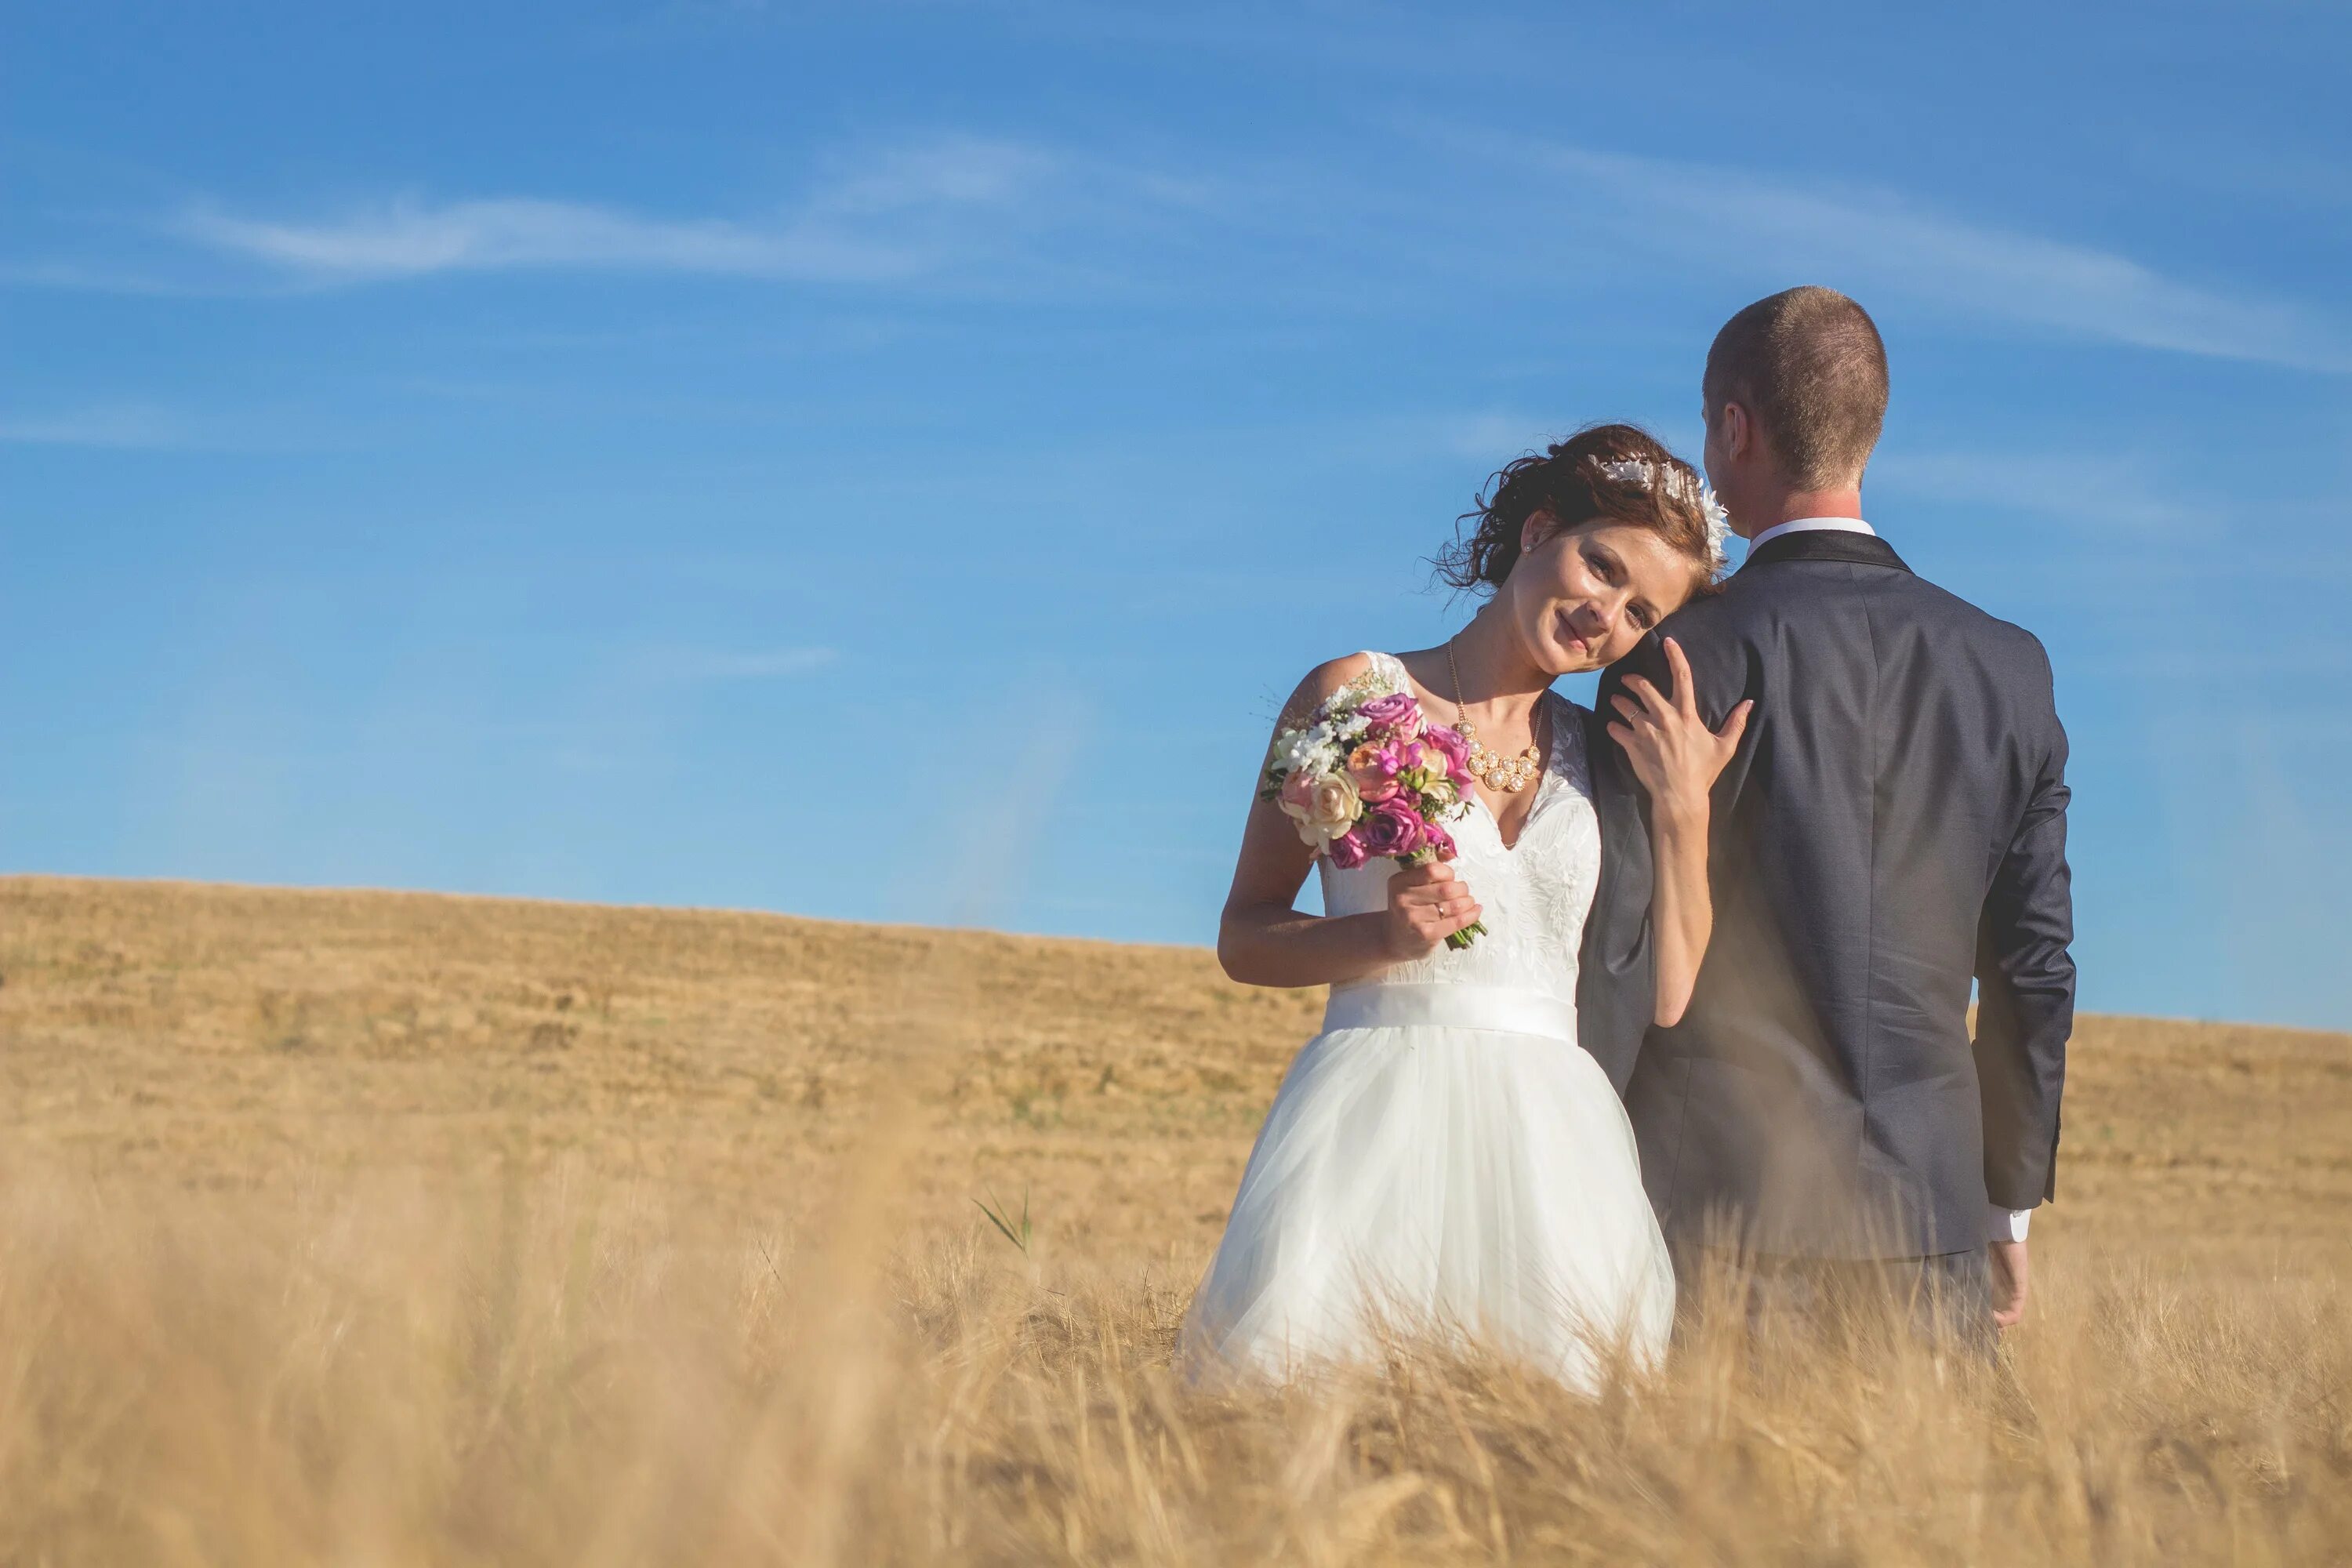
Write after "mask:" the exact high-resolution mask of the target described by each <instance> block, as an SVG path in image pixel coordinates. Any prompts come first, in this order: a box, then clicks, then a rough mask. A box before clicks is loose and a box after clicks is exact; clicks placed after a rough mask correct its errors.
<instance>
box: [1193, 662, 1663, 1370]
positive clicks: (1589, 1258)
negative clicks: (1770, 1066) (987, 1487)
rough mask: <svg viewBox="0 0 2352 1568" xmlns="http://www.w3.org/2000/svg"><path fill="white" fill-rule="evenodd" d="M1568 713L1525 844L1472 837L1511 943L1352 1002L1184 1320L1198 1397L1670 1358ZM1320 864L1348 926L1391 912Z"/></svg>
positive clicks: (1388, 869) (1557, 724)
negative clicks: (1587, 1026) (1449, 1353)
mask: <svg viewBox="0 0 2352 1568" xmlns="http://www.w3.org/2000/svg"><path fill="white" fill-rule="evenodd" d="M1370 657H1371V658H1372V661H1373V664H1374V667H1375V668H1377V669H1378V670H1379V671H1380V672H1381V675H1382V676H1383V677H1384V678H1385V679H1387V680H1388V681H1389V682H1391V684H1392V685H1393V686H1394V687H1395V688H1396V689H1399V690H1402V691H1407V692H1410V691H1412V686H1411V684H1410V682H1409V681H1408V680H1407V679H1406V677H1405V673H1404V668H1403V666H1402V665H1401V664H1399V663H1398V662H1397V660H1396V659H1395V658H1392V657H1391V656H1390V655H1387V654H1374V655H1371V656H1370ZM1544 700H1545V701H1546V702H1548V703H1550V704H1551V705H1552V706H1551V714H1550V717H1551V725H1550V729H1551V751H1550V755H1549V759H1548V760H1547V763H1546V766H1545V769H1544V771H1543V773H1542V775H1541V777H1540V780H1539V782H1538V784H1537V785H1536V786H1535V787H1536V790H1537V795H1536V799H1535V802H1534V805H1533V808H1532V810H1531V812H1530V813H1529V815H1528V818H1527V821H1526V824H1525V826H1523V828H1522V829H1521V832H1520V835H1519V839H1518V842H1517V844H1516V845H1514V846H1510V847H1506V846H1505V845H1504V843H1503V841H1502V835H1501V832H1500V830H1499V828H1498V827H1497V826H1496V821H1495V818H1494V816H1493V815H1492V814H1491V813H1490V812H1488V810H1487V809H1486V806H1485V805H1483V804H1481V805H1476V806H1474V807H1473V808H1472V810H1471V812H1470V814H1469V815H1468V816H1465V817H1463V818H1462V819H1460V820H1459V821H1457V822H1455V823H1454V824H1452V825H1450V826H1451V829H1452V831H1453V833H1454V839H1455V842H1456V844H1457V846H1458V847H1459V858H1457V859H1456V860H1455V861H1454V869H1455V870H1456V871H1458V872H1460V873H1461V875H1462V877H1463V878H1464V879H1465V881H1466V882H1467V883H1468V884H1469V887H1470V889H1471V891H1472V893H1474V894H1475V896H1476V898H1477V900H1478V901H1479V903H1480V904H1481V905H1482V906H1483V907H1484V910H1485V913H1484V916H1483V919H1484V921H1485V922H1486V931H1487V934H1486V936H1484V937H1482V938H1480V939H1479V940H1478V941H1477V942H1475V943H1474V944H1473V945H1472V946H1470V947H1469V948H1467V949H1465V950H1463V951H1460V952H1455V951H1454V950H1451V949H1448V948H1444V947H1441V948H1439V949H1438V950H1437V951H1436V952H1433V953H1432V954H1430V955H1429V956H1428V957H1426V958H1422V959H1418V960H1415V961H1413V962H1412V963H1401V964H1398V965H1396V966H1395V967H1394V968H1391V969H1389V970H1387V971H1385V972H1384V973H1381V974H1380V975H1379V976H1377V977H1375V978H1373V979H1370V980H1364V981H1357V982H1354V983H1351V984H1343V985H1335V986H1333V987H1332V988H1331V996H1330V1002H1329V1004H1328V1007H1327V1009H1326V1011H1325V1013H1324V1017H1323V1031H1322V1033H1320V1034H1318V1035H1317V1036H1316V1037H1314V1038H1313V1039H1311V1040H1309V1041H1308V1042H1307V1045H1306V1047H1305V1048H1304V1049H1302V1050H1301V1051H1300V1052H1299V1053H1298V1056H1297V1059H1296V1060H1295V1061H1293V1062H1292V1063H1291V1066H1290V1070H1289V1072H1288V1073H1287V1074H1286V1076H1285V1077H1284V1079H1283V1081H1282V1088H1281V1089H1280V1091H1279V1092H1277V1093H1276V1096H1275V1100H1274V1106H1273V1109H1272V1110H1269V1111H1268V1112H1267V1113H1266V1119H1265V1127H1264V1129H1263V1130H1261V1131H1260V1132H1259V1133H1258V1138H1257V1145H1256V1147H1255V1149H1254V1150H1252V1151H1251V1153H1250V1159H1249V1165H1248V1168H1247V1169H1246V1170H1245V1171H1244V1173H1243V1174H1242V1184H1241V1190H1240V1192H1239V1193H1238V1194H1236V1195H1235V1197H1234V1207H1233V1215H1232V1217H1231V1218H1230V1219H1229V1220H1228V1221H1227V1222H1226V1226H1225V1234H1224V1238H1223V1241H1222V1242H1220V1243H1219V1244H1218V1247H1217V1254H1216V1257H1215V1258H1214V1259H1213V1260H1212V1261H1211V1263H1210V1265H1209V1270H1208V1273H1207V1275H1206V1277H1205V1278H1204V1279H1202V1282H1201V1288H1200V1290H1199V1291H1198V1292H1197V1293H1196V1294H1195V1295H1194V1297H1193V1300H1192V1309H1191V1310H1190V1312H1189V1313H1188V1314H1187V1316H1186V1320H1185V1324H1184V1331H1183V1335H1182V1339H1181V1342H1180V1348H1179V1352H1178V1355H1179V1361H1180V1364H1181V1367H1182V1370H1183V1371H1184V1373H1186V1375H1188V1376H1189V1377H1191V1378H1192V1379H1193V1380H1195V1381H1196V1382H1198V1381H1223V1380H1224V1379H1225V1378H1228V1377H1230V1376H1232V1375H1234V1374H1235V1373H1241V1374H1245V1375H1246V1374H1263V1375H1266V1376H1272V1377H1276V1378H1283V1377H1287V1376H1290V1375H1292V1374H1294V1373H1299V1372H1302V1371H1306V1370H1308V1369H1309V1368H1311V1367H1313V1366H1314V1365H1316V1364H1317V1363H1328V1362H1357V1363H1361V1362H1370V1361H1376V1360H1377V1359H1378V1357H1379V1351H1380V1336H1381V1332H1382V1331H1383V1330H1384V1329H1389V1330H1401V1331H1405V1332H1407V1333H1416V1332H1417V1333H1423V1334H1430V1333H1433V1334H1436V1335H1438V1336H1440V1337H1465V1338H1469V1339H1475V1341H1477V1342H1480V1343H1482V1344H1485V1345H1487V1346H1490V1347H1493V1348H1495V1349H1497V1350H1499V1351H1501V1352H1504V1353H1506V1354H1507V1355H1510V1356H1513V1357H1515V1358H1517V1359H1521V1360H1524V1361H1526V1362H1528V1363H1533V1364H1535V1365H1537V1366H1538V1367H1541V1368H1543V1369H1544V1370H1546V1371H1549V1373H1552V1374H1553V1375H1555V1376H1557V1377H1559V1378H1560V1379H1561V1380H1562V1381H1564V1382H1566V1383H1568V1384H1570V1385H1572V1386H1576V1387H1581V1388H1591V1386H1593V1384H1594V1383H1595V1381H1596V1379H1597V1377H1598V1375H1599V1372H1600V1368H1601V1364H1602V1363H1603V1362H1604V1361H1605V1360H1606V1358H1607V1356H1608V1354H1609V1353H1610V1352H1611V1350H1612V1348H1613V1347H1616V1346H1619V1345H1622V1346H1623V1347H1625V1348H1626V1349H1627V1350H1629V1351H1630V1352H1632V1355H1633V1359H1634V1360H1635V1362H1636V1363H1643V1364H1646V1363H1653V1362H1654V1360H1655V1359H1656V1357H1657V1356H1658V1355H1659V1353H1660V1352H1662V1351H1663V1350H1664V1345H1665V1340H1666V1334H1667V1331H1668V1328H1669V1326H1670V1324H1671V1321H1672V1319H1673V1316H1674V1300H1675V1286H1674V1273H1673V1269H1672V1268H1671V1267H1670V1265H1669V1263H1668V1261H1667V1257H1666V1249H1665V1244H1664V1240H1663V1239H1662V1238H1661V1237H1660V1235H1659V1232H1658V1226H1657V1221H1656V1219H1655V1218H1654V1216H1653V1215H1652V1214H1651V1211H1650V1204H1649V1200H1648V1198H1647V1197H1646V1196H1645V1195H1644V1194H1643V1190H1642V1177H1641V1168H1640V1163H1639V1157H1638V1155H1637V1154H1636V1153H1635V1151H1634V1145H1633V1127H1632V1124H1631V1123H1630V1122H1628V1121H1627V1120H1626V1117H1625V1111H1624V1108H1623V1106H1622V1104H1621V1103H1620V1102H1619V1100H1618V1098H1617V1094H1616V1091H1615V1090H1614V1089H1612V1087H1611V1086H1610V1083H1609V1079H1608V1076H1607V1075H1606V1074H1605V1073H1603V1072H1602V1071H1601V1067H1600V1065H1599V1064H1598V1063H1597V1062H1595V1061H1594V1060H1593V1059H1592V1058H1591V1056H1589V1055H1588V1054H1586V1052H1585V1051H1584V1050H1583V1048H1582V1047H1580V1046H1579V1045H1578V1044H1577V1043H1576V977H1577V950H1578V943H1579V941H1580V937H1581V936H1582V934H1583V931H1584V921H1585V916H1586V914H1587V912H1588V911H1589V910H1590V909H1591V904H1592V895H1593V889H1594V887H1595V885H1596V883H1597V882H1598V880H1599V877H1600V869H1601V829H1600V823H1599V819H1598V818H1597V817H1596V816H1595V815H1594V813H1593V808H1592V798H1591V782H1590V779H1591V774H1590V772H1589V769H1588V767H1587V765H1586V761H1585V755H1584V739H1583V736H1584V730H1583V726H1582V724H1581V723H1580V710H1579V709H1578V708H1577V707H1576V706H1575V704H1573V703H1571V702H1570V701H1569V700H1567V699H1566V698H1563V697H1561V696H1559V695H1558V694H1557V693H1551V694H1548V695H1547V696H1546V697H1545V699H1544ZM1319 864H1320V867H1321V871H1322V879H1323V903H1324V908H1325V910H1327V912H1328V913H1330V914H1333V915H1348V914H1357V913H1362V912H1366V911H1370V910H1381V909H1384V908H1386V907H1387V903H1388V894H1387V884H1388V879H1389V878H1390V877H1391V876H1392V875H1393V874H1394V873H1395V871H1396V863H1395V862H1394V861H1392V860H1373V861H1371V862H1370V863H1368V864H1366V865H1363V866H1360V867H1358V868H1355V869H1353V870H1346V871H1342V870H1338V869H1335V868H1333V867H1332V866H1331V865H1330V863H1329V862H1328V860H1327V861H1322V862H1319Z"/></svg>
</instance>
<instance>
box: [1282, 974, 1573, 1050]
mask: <svg viewBox="0 0 2352 1568" xmlns="http://www.w3.org/2000/svg"><path fill="white" fill-rule="evenodd" d="M1414 1025H1423V1026H1437V1027H1439V1028H1445V1029H1491V1030H1495V1031H1496V1032H1497V1033H1500V1034H1506V1035H1541V1036H1543V1037H1546V1038H1548V1039H1554V1040H1567V1041H1569V1042H1570V1043H1571V1044H1573V1043H1574V1042H1575V1039H1576V1004H1575V1003H1573V1002H1563V1001H1561V1000H1560V999H1559V997H1557V996H1554V995H1552V994H1549V992H1543V991H1532V990H1528V989H1525V988H1523V987H1520V986H1516V985H1476V984H1460V983H1457V982H1452V981H1440V982H1436V983H1433V984H1403V983H1393V984H1383V983H1381V982H1378V981H1375V982H1373V983H1371V984H1361V985H1349V986H1342V987H1339V988H1338V989H1335V990H1334V991H1333V992H1332V993H1331V999H1330V1000H1329V1001H1328V1002H1327V1003H1325V1004H1324V1006H1323V1031H1324V1033H1326V1034H1328V1033H1330V1032H1331V1031H1332V1030H1334V1029H1388V1028H1409V1027H1411V1026H1414Z"/></svg>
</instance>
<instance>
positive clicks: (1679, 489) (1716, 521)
mask: <svg viewBox="0 0 2352 1568" xmlns="http://www.w3.org/2000/svg"><path fill="white" fill-rule="evenodd" d="M1592 466H1593V467H1594V468H1598V469H1600V470H1601V473H1602V474H1603V475H1605V476H1606V477H1608V478H1609V479H1613V480H1615V481H1616V482H1617V483H1619V484H1621V485H1639V486H1641V487H1642V488H1643V489H1645V490H1646V489H1652V488H1653V487H1654V486H1655V485H1656V483H1657V478H1656V475H1655V474H1654V472H1653V471H1652V469H1651V466H1650V460H1649V459H1648V458H1594V459H1592ZM1694 489H1696V492H1697V493H1696V494H1693V493H1692V492H1693V490H1694ZM1666 490H1667V493H1668V494H1670V495H1672V496H1673V497H1674V498H1675V500H1683V501H1687V502H1689V503H1690V504H1692V505H1693V506H1696V507H1697V508H1698V510H1699V515H1700V516H1701V517H1703V518H1705V519H1706V569H1707V573H1708V574H1709V575H1711V576H1716V577H1720V576H1722V575H1723V574H1724V572H1725V571H1726V570H1727V568H1728V567H1729V566H1730V564H1731V559H1730V556H1729V554H1728V552H1727V549H1726V545H1727V542H1728V541H1729V540H1730V538H1731V514H1730V513H1729V512H1727V511H1725V510H1723V503H1722V502H1721V501H1719V500H1717V499H1716V495H1715V489H1714V487H1713V486H1711V485H1709V484H1708V483H1707V482H1706V480H1705V479H1700V478H1699V477H1698V476H1697V475H1696V473H1694V472H1692V471H1691V470H1690V469H1689V468H1685V467H1684V466H1683V465H1682V464H1680V463H1675V464H1672V465H1670V466H1669V467H1668V468H1667V469H1666Z"/></svg>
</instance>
